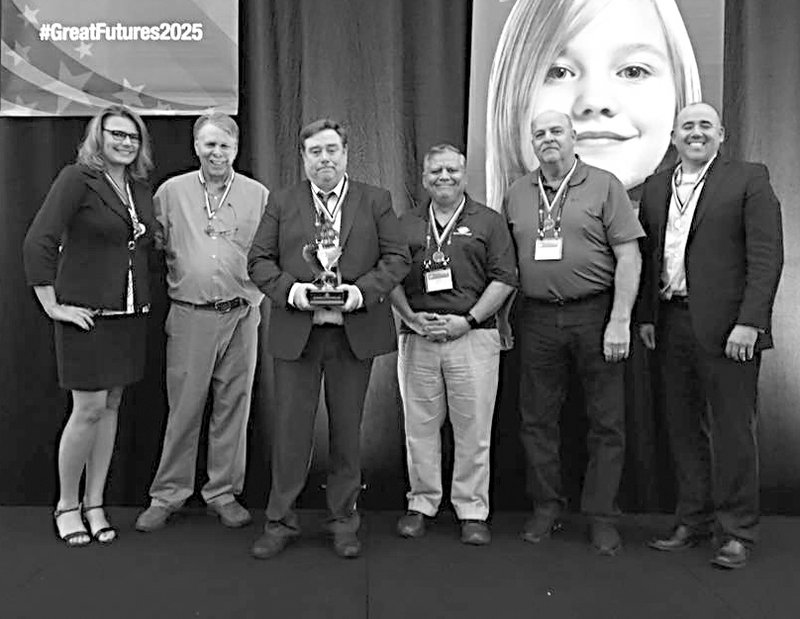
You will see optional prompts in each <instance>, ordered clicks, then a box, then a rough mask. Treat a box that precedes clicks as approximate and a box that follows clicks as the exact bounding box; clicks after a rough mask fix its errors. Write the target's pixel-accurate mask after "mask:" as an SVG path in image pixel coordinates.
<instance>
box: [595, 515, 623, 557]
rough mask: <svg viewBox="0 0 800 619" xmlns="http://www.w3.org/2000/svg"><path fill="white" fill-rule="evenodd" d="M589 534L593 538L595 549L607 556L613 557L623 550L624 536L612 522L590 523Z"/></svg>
mask: <svg viewBox="0 0 800 619" xmlns="http://www.w3.org/2000/svg"><path fill="white" fill-rule="evenodd" d="M589 536H590V538H591V540H592V548H594V551H595V552H596V553H597V554H599V555H603V556H606V557H613V556H614V555H615V554H617V553H618V552H619V551H620V550H622V538H620V536H619V531H617V527H615V526H614V525H613V524H611V523H610V522H605V521H602V520H600V521H595V522H592V524H591V525H589Z"/></svg>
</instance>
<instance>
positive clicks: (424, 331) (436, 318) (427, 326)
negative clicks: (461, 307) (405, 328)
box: [408, 312, 470, 342]
mask: <svg viewBox="0 0 800 619" xmlns="http://www.w3.org/2000/svg"><path fill="white" fill-rule="evenodd" d="M408 324H409V326H410V327H411V328H412V329H414V331H415V332H416V333H418V334H419V335H421V336H422V337H424V338H425V339H426V340H430V341H432V342H447V341H450V340H457V339H458V338H460V337H461V336H462V335H464V334H465V333H466V332H467V331H469V330H470V326H469V323H468V322H467V319H466V318H464V316H459V315H458V314H433V313H431V312H415V313H414V314H413V316H412V317H411V319H410V320H409V321H408Z"/></svg>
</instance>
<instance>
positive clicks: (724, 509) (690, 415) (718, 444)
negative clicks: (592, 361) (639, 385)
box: [656, 303, 761, 543]
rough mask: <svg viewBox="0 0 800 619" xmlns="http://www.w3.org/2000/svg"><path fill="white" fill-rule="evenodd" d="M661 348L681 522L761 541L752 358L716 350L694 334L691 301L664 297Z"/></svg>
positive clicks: (755, 364) (755, 372)
mask: <svg viewBox="0 0 800 619" xmlns="http://www.w3.org/2000/svg"><path fill="white" fill-rule="evenodd" d="M656 342H657V345H656V351H657V352H658V357H659V363H660V366H661V379H662V380H661V383H662V385H661V387H662V390H663V398H664V414H665V416H666V426H667V431H668V433H669V442H670V448H671V451H672V456H673V460H674V464H675V472H676V478H677V483H678V502H677V508H676V519H677V524H683V525H687V526H689V527H691V528H694V529H707V528H708V526H709V525H710V524H711V523H712V522H714V520H716V526H717V527H718V528H719V532H720V533H722V535H723V536H724V537H733V538H736V539H739V540H741V541H743V542H747V543H752V542H754V541H755V540H756V536H757V529H758V518H759V504H758V446H757V443H756V400H757V386H758V369H759V365H760V361H761V355H760V353H756V355H755V357H754V358H753V360H752V361H745V362H739V361H733V360H731V359H728V358H727V357H725V356H724V355H723V354H722V353H723V351H720V353H719V354H717V355H712V354H710V353H709V352H707V351H706V350H704V349H703V348H702V347H701V346H700V344H699V343H698V342H697V339H696V338H695V336H694V332H693V330H692V323H691V315H690V313H689V310H688V307H686V306H681V305H679V304H676V303H662V304H661V312H660V317H659V329H658V333H657V340H656Z"/></svg>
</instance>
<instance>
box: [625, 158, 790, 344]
mask: <svg viewBox="0 0 800 619" xmlns="http://www.w3.org/2000/svg"><path fill="white" fill-rule="evenodd" d="M673 171H674V168H673V169H669V170H664V171H662V172H659V173H657V174H654V175H653V176H651V177H650V178H648V179H647V180H646V181H645V184H644V188H643V190H642V200H641V204H640V209H639V218H640V220H641V222H642V226H643V227H644V230H645V232H646V234H647V237H646V238H645V239H644V240H643V242H642V280H641V286H640V291H639V300H638V305H637V311H636V317H637V320H638V322H640V323H654V324H657V323H658V309H659V295H658V293H659V286H660V278H661V271H662V266H663V258H664V235H665V232H666V222H667V213H668V210H669V203H670V199H671V197H672V183H671V179H672V173H673ZM685 265H686V284H687V287H688V295H689V312H690V315H691V320H692V327H693V329H694V333H695V336H696V337H697V339H698V341H699V342H700V344H701V345H702V346H703V348H705V349H706V350H707V351H708V352H711V353H712V354H724V350H725V343H726V341H727V338H728V335H729V334H730V332H731V329H732V328H733V327H734V325H736V324H741V325H749V326H753V327H756V328H757V329H759V336H758V340H757V342H756V349H757V350H761V349H764V348H770V347H772V333H771V330H770V328H771V322H772V305H773V302H774V300H775V292H776V290H777V287H778V281H779V279H780V275H781V269H782V267H783V232H782V224H781V211H780V204H779V203H778V199H777V198H776V197H775V193H774V192H773V190H772V187H771V185H770V182H769V173H768V171H767V168H766V167H765V166H764V165H762V164H760V163H747V162H740V161H730V160H726V159H724V158H722V157H717V159H716V160H715V161H714V163H713V164H712V165H711V168H710V169H709V172H708V175H707V177H706V181H705V184H704V186H703V190H702V192H701V193H700V196H699V198H698V201H697V207H696V209H695V213H694V217H693V219H692V222H691V225H690V228H689V237H688V241H687V244H686V254H685Z"/></svg>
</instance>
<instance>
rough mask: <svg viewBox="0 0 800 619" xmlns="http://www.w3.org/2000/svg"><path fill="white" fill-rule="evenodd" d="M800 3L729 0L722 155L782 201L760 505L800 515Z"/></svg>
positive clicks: (765, 381) (763, 390)
mask: <svg viewBox="0 0 800 619" xmlns="http://www.w3.org/2000/svg"><path fill="white" fill-rule="evenodd" d="M798 32H800V4H798V3H797V2H796V1H795V0H772V1H771V2H762V1H760V0H728V1H727V3H726V6H725V73H724V105H723V110H724V111H723V124H724V125H725V127H726V128H727V136H726V139H725V144H724V151H725V152H726V153H727V154H729V155H730V156H731V157H734V158H741V159H747V160H750V161H760V162H763V163H765V164H766V165H767V167H768V168H769V171H770V176H771V180H772V185H773V187H774V188H775V192H776V193H777V195H778V198H779V199H780V201H781V205H782V211H783V233H784V252H785V259H784V269H783V279H782V281H781V285H780V288H779V290H778V296H777V299H776V303H775V313H774V319H773V330H774V333H775V350H772V351H768V352H766V353H765V354H764V356H763V363H762V366H761V381H760V385H759V387H760V391H759V396H760V405H761V406H760V411H759V442H760V445H761V482H762V501H763V504H764V508H765V509H766V510H769V511H783V512H793V513H797V512H798V511H800V479H798V471H800V449H798V445H800V415H798V408H800V381H798V377H799V376H800V317H798V313H797V308H798V307H800V244H798V242H797V239H800V211H798V203H797V201H798V200H797V197H798V196H799V195H800V174H798V162H800V139H799V136H800V114H799V113H798V109H800V108H799V107H798V101H800V47H799V46H798V42H797V33H798Z"/></svg>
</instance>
